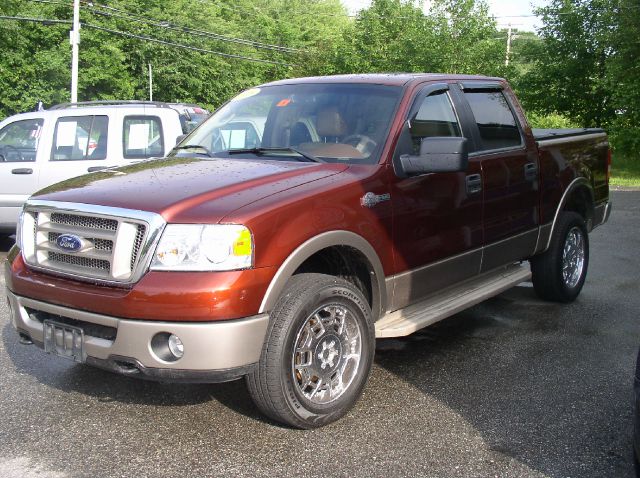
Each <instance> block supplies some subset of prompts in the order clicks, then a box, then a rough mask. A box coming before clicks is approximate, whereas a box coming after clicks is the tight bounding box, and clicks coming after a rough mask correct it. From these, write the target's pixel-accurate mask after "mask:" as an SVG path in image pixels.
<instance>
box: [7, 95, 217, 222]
mask: <svg viewBox="0 0 640 478" xmlns="http://www.w3.org/2000/svg"><path fill="white" fill-rule="evenodd" d="M208 114H209V112H208V111H207V110H204V109H202V108H200V107H198V106H196V105H190V104H182V103H161V102H149V101H85V102H80V103H63V104H59V105H56V106H53V107H51V108H49V109H47V110H40V111H35V112H30V113H21V114H17V115H14V116H11V117H9V118H6V119H5V120H4V121H2V122H0V234H13V233H15V232H16V223H17V221H18V216H19V215H20V211H21V210H22V205H23V204H24V202H25V201H26V200H27V198H28V197H29V196H30V195H31V194H33V193H34V192H36V191H37V190H39V189H42V188H44V187H46V186H49V185H51V184H54V183H57V182H59V181H62V180H64V179H69V178H72V177H74V176H80V175H82V174H86V173H87V172H92V171H99V170H101V169H106V168H108V167H113V166H122V165H125V164H130V163H133V162H137V161H141V160H144V159H148V158H152V157H158V156H159V157H162V156H164V155H165V154H166V153H168V152H169V151H170V150H171V148H173V147H174V146H175V144H176V142H177V140H179V139H180V138H181V137H182V136H183V135H184V134H187V133H189V132H191V131H192V130H193V129H194V128H195V126H196V125H197V124H199V123H200V122H202V121H203V120H204V119H205V118H206V117H207V116H208Z"/></svg>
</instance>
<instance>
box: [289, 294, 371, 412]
mask: <svg viewBox="0 0 640 478" xmlns="http://www.w3.org/2000/svg"><path fill="white" fill-rule="evenodd" d="M361 355H362V331H361V330H360V325H359V323H358V320H356V317H355V316H354V315H353V313H352V312H350V311H349V309H348V308H347V307H345V306H344V305H340V304H330V305H323V306H322V307H320V308H319V309H317V310H316V311H315V312H314V313H313V314H311V315H310V316H309V317H308V318H307V319H306V320H305V321H304V323H303V324H302V327H301V328H300V329H299V330H298V333H297V335H296V340H295V342H294V345H293V357H292V364H291V367H292V373H293V380H294V383H295V384H296V386H297V388H298V391H299V392H300V393H301V394H302V395H303V396H304V397H305V398H306V399H307V400H309V401H311V402H312V403H314V404H326V403H330V402H333V401H334V400H336V399H338V398H340V397H341V396H342V395H343V394H344V393H345V392H346V391H347V389H348V388H349V386H350V385H351V383H352V382H353V380H354V378H355V377H356V375H357V374H358V369H359V366H360V359H361Z"/></svg>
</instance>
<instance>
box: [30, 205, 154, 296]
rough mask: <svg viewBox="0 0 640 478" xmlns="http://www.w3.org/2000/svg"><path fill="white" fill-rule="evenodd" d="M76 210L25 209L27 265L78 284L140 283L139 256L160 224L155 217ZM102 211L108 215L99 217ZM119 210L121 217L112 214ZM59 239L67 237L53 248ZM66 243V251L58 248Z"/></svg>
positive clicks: (142, 213) (89, 207) (101, 208)
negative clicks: (68, 276) (66, 277)
mask: <svg viewBox="0 0 640 478" xmlns="http://www.w3.org/2000/svg"><path fill="white" fill-rule="evenodd" d="M53 204H55V203H53ZM82 208H86V209H88V210H87V211H86V212H85V211H84V210H82ZM78 209H81V210H76V209H75V208H74V210H73V211H68V210H65V209H57V208H51V207H41V208H38V206H36V205H34V206H32V205H30V204H27V207H26V208H25V213H24V215H23V219H22V227H23V229H22V231H23V241H22V242H23V251H22V253H23V256H24V258H25V261H26V262H27V264H29V265H32V266H35V267H38V268H39V269H43V270H45V271H51V272H53V273H56V272H57V273H62V274H65V275H72V276H73V278H74V279H79V280H82V279H87V280H95V279H98V280H106V281H109V282H121V283H131V282H133V281H135V280H136V279H137V278H139V277H140V276H141V275H142V273H143V272H144V271H142V270H141V267H142V264H141V263H142V262H144V261H142V254H143V253H147V252H148V251H149V249H150V248H149V247H148V242H149V241H154V240H157V238H158V234H157V233H158V231H159V230H161V227H162V226H163V225H164V221H162V219H161V218H160V216H158V215H157V214H152V213H144V212H141V211H129V210H127V209H122V210H119V209H113V208H103V207H100V206H87V205H78ZM105 209H108V212H110V213H112V214H104V213H102V211H103V210H105ZM93 210H98V211H99V212H94V211H93ZM119 211H122V212H123V214H122V216H119V215H117V214H116V213H117V212H119ZM147 218H148V220H147ZM63 234H64V235H66V236H72V237H71V239H70V240H67V238H65V240H64V241H61V244H60V245H58V239H59V238H60V236H61V235H63ZM69 244H70V245H71V246H72V247H71V248H69V247H67V248H65V247H63V246H68V245H69Z"/></svg>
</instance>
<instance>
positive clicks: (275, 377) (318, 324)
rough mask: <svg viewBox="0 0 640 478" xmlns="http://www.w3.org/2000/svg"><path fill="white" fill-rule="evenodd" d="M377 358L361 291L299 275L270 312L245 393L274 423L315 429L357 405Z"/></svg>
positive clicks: (341, 281) (332, 280)
mask: <svg viewBox="0 0 640 478" xmlns="http://www.w3.org/2000/svg"><path fill="white" fill-rule="evenodd" d="M374 352H375V332H374V326H373V320H372V318H371V310H370V308H369V304H368V303H367V301H366V299H365V298H364V296H363V294H362V292H361V291H360V290H359V289H357V288H356V287H355V286H354V285H353V284H351V283H350V282H347V281H346V280H344V279H340V278H337V277H333V276H328V275H324V274H298V275H295V276H293V277H292V278H291V279H290V280H289V283H288V284H287V287H286V289H285V291H284V293H283V294H282V297H280V299H279V300H278V302H277V304H276V306H275V307H274V309H273V311H272V313H271V317H270V321H269V328H268V329H267V335H266V337H265V341H264V345H263V348H262V355H261V357H260V361H259V362H258V365H257V366H256V368H255V369H254V371H253V372H251V373H250V374H249V375H248V376H247V377H246V381H247V387H248V389H249V393H250V394H251V397H252V399H253V401H254V402H255V404H256V405H257V407H258V408H259V409H260V410H261V411H262V412H263V413H264V414H265V415H267V416H268V417H270V418H271V419H273V420H275V421H278V422H281V423H284V424H287V425H290V426H292V427H296V428H303V429H309V428H318V427H321V426H323V425H327V424H329V423H332V422H334V421H336V420H338V419H339V418H341V417H342V416H343V415H344V414H345V413H347V411H348V410H349V409H350V408H351V407H352V406H353V404H354V403H355V402H356V401H357V400H358V398H359V397H360V395H361V394H362V390H363V389H364V386H365V384H366V382H367V379H368V378H369V373H370V371H371V366H372V363H373V355H374ZM345 383H346V385H345Z"/></svg>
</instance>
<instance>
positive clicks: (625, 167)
mask: <svg viewBox="0 0 640 478" xmlns="http://www.w3.org/2000/svg"><path fill="white" fill-rule="evenodd" d="M610 184H611V185H612V186H622V187H633V188H638V187H640V161H638V158H637V157H632V156H629V155H627V154H624V153H614V155H613V160H612V161H611V182H610Z"/></svg>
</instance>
